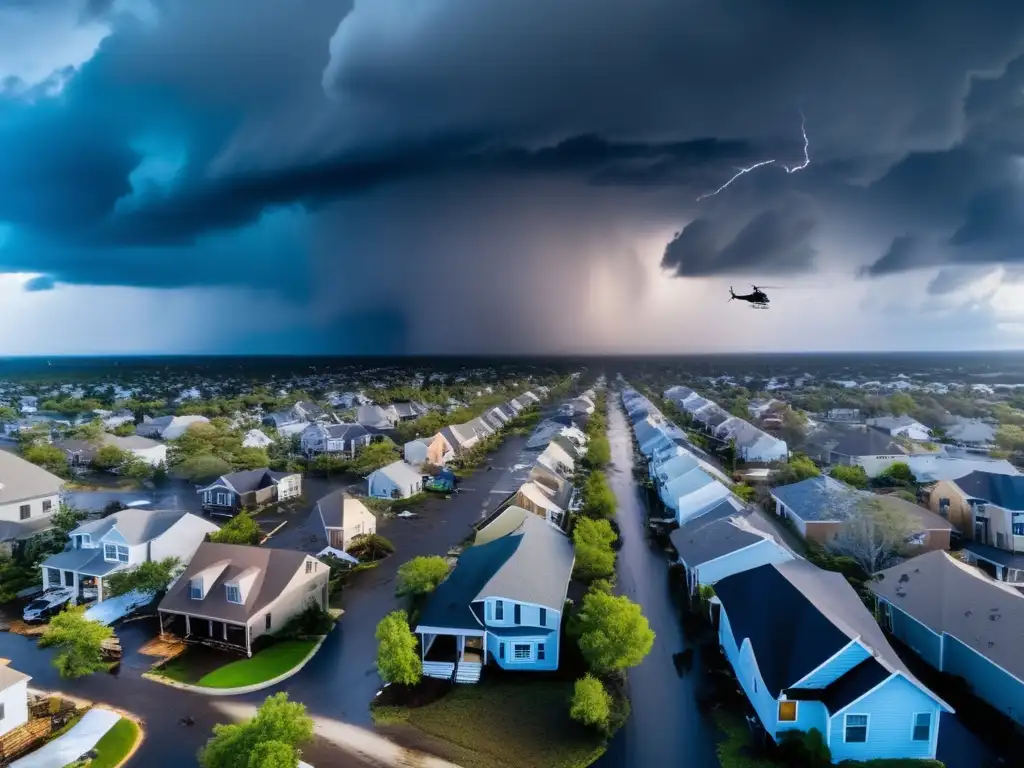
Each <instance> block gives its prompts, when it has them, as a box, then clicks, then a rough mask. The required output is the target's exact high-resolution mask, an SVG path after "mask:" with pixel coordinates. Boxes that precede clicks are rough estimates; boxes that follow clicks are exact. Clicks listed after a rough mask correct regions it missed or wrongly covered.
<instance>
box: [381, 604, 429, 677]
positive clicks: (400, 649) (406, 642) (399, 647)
mask: <svg viewBox="0 0 1024 768" xmlns="http://www.w3.org/2000/svg"><path fill="white" fill-rule="evenodd" d="M376 638H377V674H379V675H380V678H381V680H383V681H384V682H386V683H398V684H401V685H415V684H416V683H418V682H419V681H420V677H421V675H422V672H423V667H422V664H421V662H420V655H419V653H418V652H417V650H416V645H417V641H416V636H415V635H414V634H413V633H412V630H411V629H409V616H408V614H406V612H405V611H392V612H391V613H389V614H388V615H387V616H385V617H384V618H383V619H381V621H380V623H379V624H378V625H377V632H376Z"/></svg>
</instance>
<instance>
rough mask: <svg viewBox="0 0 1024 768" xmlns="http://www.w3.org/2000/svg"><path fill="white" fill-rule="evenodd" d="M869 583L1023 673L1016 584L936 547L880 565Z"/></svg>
mask: <svg viewBox="0 0 1024 768" xmlns="http://www.w3.org/2000/svg"><path fill="white" fill-rule="evenodd" d="M869 586H870V587H871V589H872V591H874V592H875V593H876V594H877V595H879V596H880V597H883V598H885V599H886V600H888V601H889V602H890V603H892V604H893V605H894V606H896V607H897V608H899V609H900V610H901V611H903V612H905V613H907V614H909V615H910V616H912V617H913V618H915V619H916V620H917V621H919V622H921V623H922V624H924V625H925V626H926V627H928V628H929V629H930V630H932V631H933V632H935V633H936V634H942V633H946V634H949V635H952V636H953V637H955V638H956V639H957V640H959V641H960V642H962V643H964V644H965V645H967V646H968V647H970V648H973V649H974V650H975V651H977V652H978V653H979V654H981V655H982V656H984V657H985V658H987V659H990V660H992V661H993V662H995V663H996V664H998V665H999V666H1001V667H1002V668H1003V669H1005V670H1007V671H1008V672H1010V673H1011V674H1013V675H1015V676H1017V677H1018V678H1021V679H1024V654H1022V653H1021V652H1020V639H1021V637H1024V596H1021V594H1020V593H1019V592H1017V590H1015V589H1014V588H1013V587H1010V586H1008V585H1006V584H1003V583H1001V582H998V581H993V580H992V579H990V578H989V577H988V576H986V575H985V574H983V573H982V572H981V571H979V570H978V569H977V568H974V567H972V566H969V565H966V564H964V563H961V562H959V561H957V560H955V559H954V558H952V557H950V556H949V555H947V554H946V553H945V552H941V551H938V550H936V551H933V552H927V553H925V554H923V555H920V556H918V557H915V558H913V559H911V560H907V561H906V562H903V563H900V564H899V565H897V566H894V567H892V568H889V569H887V570H884V571H882V572H881V573H879V574H878V578H877V580H875V581H873V582H871V583H870V584H869Z"/></svg>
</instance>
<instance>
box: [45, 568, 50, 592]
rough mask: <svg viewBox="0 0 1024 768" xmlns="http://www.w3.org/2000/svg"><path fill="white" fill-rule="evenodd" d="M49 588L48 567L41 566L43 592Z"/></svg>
mask: <svg viewBox="0 0 1024 768" xmlns="http://www.w3.org/2000/svg"><path fill="white" fill-rule="evenodd" d="M49 588H50V569H49V568H47V567H46V566H45V565H44V566H43V592H45V591H46V590H48V589H49Z"/></svg>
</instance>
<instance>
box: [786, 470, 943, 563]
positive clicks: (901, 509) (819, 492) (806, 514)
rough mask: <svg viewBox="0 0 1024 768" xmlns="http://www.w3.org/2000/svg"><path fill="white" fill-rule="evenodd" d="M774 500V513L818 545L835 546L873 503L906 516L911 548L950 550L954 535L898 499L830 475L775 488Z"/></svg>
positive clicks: (931, 515) (940, 521) (938, 521)
mask: <svg viewBox="0 0 1024 768" xmlns="http://www.w3.org/2000/svg"><path fill="white" fill-rule="evenodd" d="M771 496H772V499H773V500H774V502H775V513H776V514H777V515H779V517H785V518H787V519H788V520H789V521H790V522H791V523H793V525H794V526H795V527H796V529H797V531H799V533H800V535H801V536H802V537H803V538H805V539H807V540H808V541H813V542H815V543H817V544H821V545H826V544H830V543H832V542H834V541H835V540H836V539H837V538H838V537H839V535H840V533H841V532H842V529H843V526H844V525H845V524H846V523H847V522H849V521H850V520H851V519H853V518H855V517H856V516H858V515H860V514H863V510H864V505H865V504H867V503H871V502H873V503H876V504H879V505H881V506H882V507H884V508H885V509H887V510H891V511H892V512H894V513H897V514H901V515H904V516H906V518H907V519H908V522H909V526H910V528H911V530H912V531H913V534H912V536H911V537H910V539H909V540H908V542H907V546H908V547H920V548H921V549H924V550H932V549H949V543H950V535H951V533H952V531H953V526H952V525H950V523H949V521H948V520H946V519H944V518H943V517H941V516H939V515H937V514H935V513H934V512H932V511H930V510H928V509H925V508H924V507H921V506H918V505H917V504H914V503H913V502H909V501H906V500H904V499H901V498H899V497H898V496H880V495H875V494H873V493H868V492H866V491H859V490H857V489H856V488H851V487H850V486H848V485H846V484H845V483H841V482H839V481H838V480H835V479H833V478H831V477H828V476H827V475H819V476H818V477H809V478H807V479H806V480H801V481H800V482H799V483H792V484H790V485H782V486H779V487H777V488H773V489H772V492H771Z"/></svg>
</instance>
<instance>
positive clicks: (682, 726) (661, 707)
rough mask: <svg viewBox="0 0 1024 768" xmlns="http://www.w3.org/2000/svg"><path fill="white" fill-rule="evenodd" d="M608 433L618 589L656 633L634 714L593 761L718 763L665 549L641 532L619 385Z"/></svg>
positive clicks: (632, 687) (605, 767)
mask: <svg viewBox="0 0 1024 768" xmlns="http://www.w3.org/2000/svg"><path fill="white" fill-rule="evenodd" d="M608 401H609V403H610V406H611V407H610V414H609V419H608V439H609V442H610V443H611V449H612V465H611V467H610V468H609V472H608V480H609V482H610V484H611V486H612V490H614V491H615V498H616V500H617V501H618V513H617V517H618V522H619V525H620V526H621V529H622V549H621V550H620V551H619V559H618V575H619V592H621V593H622V594H624V595H627V596H628V597H629V598H630V599H631V600H634V601H635V602H637V603H639V604H640V607H641V608H642V609H643V612H644V615H645V616H646V617H647V620H648V621H649V622H650V624H651V629H653V630H654V632H655V634H656V637H655V640H654V647H653V648H652V649H651V653H650V654H649V655H648V656H647V658H646V659H644V662H643V663H642V664H641V665H640V666H639V667H635V668H633V669H631V670H630V671H629V691H630V701H631V704H632V708H633V711H632V714H631V715H630V718H629V720H628V721H627V722H626V725H625V726H624V727H623V728H622V730H620V731H619V732H618V733H617V734H616V735H615V738H614V739H613V740H612V743H611V745H610V746H609V748H608V752H607V753H606V754H605V755H604V757H602V758H601V760H599V761H598V763H596V765H598V766H600V768H625V767H626V766H629V767H630V768H635V767H636V766H656V765H657V766H661V765H664V766H677V767H679V768H717V766H718V758H717V756H716V755H715V733H716V730H715V727H714V725H713V724H712V723H711V722H710V721H709V720H707V719H705V718H704V717H703V716H702V715H701V714H700V713H699V712H698V710H697V698H696V688H697V682H698V680H699V676H698V675H697V674H696V671H695V672H693V673H691V674H689V675H687V676H685V677H682V678H680V677H679V675H678V674H677V673H676V668H675V665H674V664H673V662H672V655H673V654H675V653H679V652H680V651H682V650H683V649H684V648H685V647H686V642H685V640H684V638H683V631H682V627H681V625H680V622H679V616H678V612H677V609H676V607H675V605H674V603H673V602H672V596H671V594H670V592H669V587H668V563H667V562H666V560H665V555H664V553H662V552H661V551H660V550H659V549H658V548H657V547H655V546H653V545H652V544H650V543H649V542H648V540H647V538H646V537H645V535H644V521H645V510H644V505H643V500H642V495H641V491H640V489H639V488H638V487H637V485H636V484H635V483H634V482H633V443H632V434H631V432H630V427H629V422H628V421H627V420H626V416H625V413H624V412H623V410H622V406H621V405H620V403H619V400H618V394H617V393H616V392H609V394H608Z"/></svg>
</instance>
